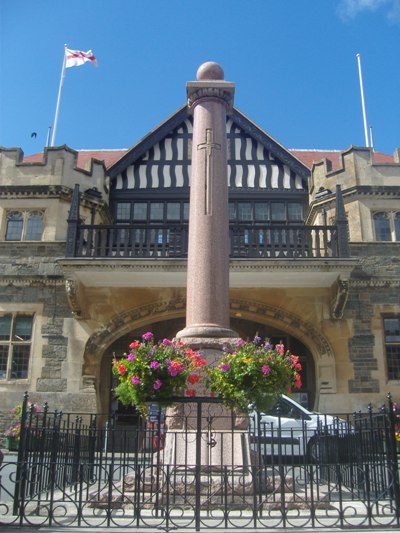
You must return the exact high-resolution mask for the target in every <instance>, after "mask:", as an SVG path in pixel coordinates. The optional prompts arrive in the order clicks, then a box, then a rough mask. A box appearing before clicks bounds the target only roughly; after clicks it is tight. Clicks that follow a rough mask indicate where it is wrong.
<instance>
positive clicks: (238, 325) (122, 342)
mask: <svg viewBox="0 0 400 533" xmlns="http://www.w3.org/2000/svg"><path fill="white" fill-rule="evenodd" d="M184 326H185V319H184V317H181V318H174V319H170V320H165V319H164V320H160V321H159V322H153V323H152V324H148V325H147V326H145V327H143V326H141V327H140V328H137V329H133V330H132V332H130V333H128V334H124V335H122V336H121V337H119V338H118V339H117V340H115V341H114V342H113V343H112V344H110V346H109V347H108V348H107V349H106V350H105V352H104V355H103V358H102V361H101V369H100V381H99V384H100V385H99V395H100V405H101V406H102V412H104V413H106V412H109V413H114V414H115V415H116V417H117V419H119V420H120V422H121V424H122V423H124V421H126V422H127V423H131V422H132V420H133V419H134V418H135V417H136V416H137V415H136V413H135V409H134V408H133V407H125V406H123V405H121V404H120V403H119V402H118V401H117V400H116V399H115V397H114V395H113V392H112V391H113V388H114V387H115V386H116V385H117V381H116V378H115V376H113V374H112V372H111V363H112V359H113V358H114V357H122V356H123V354H124V353H125V352H127V350H128V346H129V344H130V342H132V340H134V339H140V338H141V336H142V334H143V333H144V332H145V331H152V332H153V333H154V336H155V338H156V339H163V338H173V337H174V336H175V334H176V332H177V331H179V330H180V329H182V328H183V327H184ZM231 327H232V329H234V330H235V331H236V332H237V333H238V334H239V336H240V337H242V338H244V339H247V338H248V339H252V338H253V337H254V336H255V335H256V334H257V335H259V336H260V337H261V338H269V339H270V342H271V343H272V344H277V343H280V341H282V342H283V343H284V345H285V347H286V348H287V349H288V350H290V351H291V352H292V353H293V354H295V355H298V356H299V357H300V360H301V363H302V367H303V370H302V382H303V386H302V389H301V390H300V391H296V392H295V393H294V394H293V396H294V398H295V399H296V401H298V402H299V403H301V404H303V405H304V406H306V407H309V408H312V407H313V406H314V403H315V399H316V377H315V374H316V370H315V362H314V358H313V355H312V353H311V352H310V350H309V349H308V348H307V347H306V346H305V345H304V344H303V342H301V340H299V339H298V338H297V337H296V336H295V335H293V334H290V333H289V332H288V331H285V330H283V329H281V328H278V327H275V326H271V325H269V324H263V323H261V322H259V321H256V320H251V319H246V318H238V317H232V318H231Z"/></svg>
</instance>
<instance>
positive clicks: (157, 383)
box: [153, 379, 162, 390]
mask: <svg viewBox="0 0 400 533" xmlns="http://www.w3.org/2000/svg"><path fill="white" fill-rule="evenodd" d="M161 386H162V381H161V379H156V380H155V382H154V383H153V389H154V390H158V389H159V388H160V387H161Z"/></svg>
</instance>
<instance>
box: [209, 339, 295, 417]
mask: <svg viewBox="0 0 400 533" xmlns="http://www.w3.org/2000/svg"><path fill="white" fill-rule="evenodd" d="M224 351H225V355H224V356H223V358H222V359H221V361H220V362H219V364H218V365H217V366H215V367H214V368H212V369H209V370H208V380H207V384H208V386H209V387H210V388H211V390H212V391H213V392H215V393H217V394H218V395H219V396H220V397H222V398H223V400H224V402H225V403H226V404H227V405H228V406H231V407H235V408H237V409H238V410H240V411H243V412H247V411H248V410H249V406H250V405H251V406H252V408H255V409H256V410H258V411H265V410H266V409H267V408H268V407H269V405H270V404H271V402H272V401H273V400H274V398H275V397H276V396H278V395H280V394H282V393H284V392H289V391H290V390H291V388H292V387H296V388H300V387H301V379H300V375H299V373H298V371H300V370H301V365H300V363H299V358H298V357H297V356H294V355H291V354H290V352H286V353H285V351H284V346H283V345H282V344H278V345H276V347H274V348H273V347H272V346H271V345H270V344H269V342H268V341H267V342H265V343H264V344H262V343H261V339H260V338H259V337H255V339H254V341H252V342H246V341H243V340H239V341H237V342H236V344H235V345H234V346H227V347H225V348H224Z"/></svg>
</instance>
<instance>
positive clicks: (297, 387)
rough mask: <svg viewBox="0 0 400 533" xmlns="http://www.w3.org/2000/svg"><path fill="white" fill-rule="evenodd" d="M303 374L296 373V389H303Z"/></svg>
mask: <svg viewBox="0 0 400 533" xmlns="http://www.w3.org/2000/svg"><path fill="white" fill-rule="evenodd" d="M301 385H302V383H301V376H300V374H296V377H295V378H294V386H295V387H296V389H301Z"/></svg>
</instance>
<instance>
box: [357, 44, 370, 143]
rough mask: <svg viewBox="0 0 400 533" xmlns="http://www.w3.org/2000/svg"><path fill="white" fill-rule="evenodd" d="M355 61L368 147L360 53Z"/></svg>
mask: <svg viewBox="0 0 400 533" xmlns="http://www.w3.org/2000/svg"><path fill="white" fill-rule="evenodd" d="M357 62H358V75H359V78H360V92H361V106H362V113H363V120H364V135H365V146H366V147H367V148H369V140H368V128H367V113H366V111H365V100H364V88H363V79H362V73H361V56H360V54H357Z"/></svg>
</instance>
